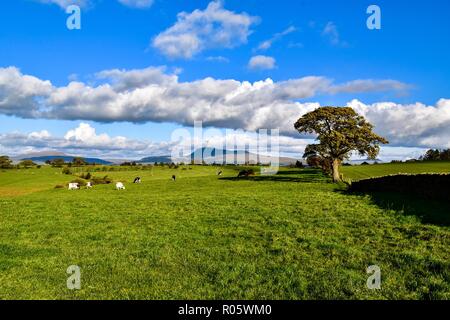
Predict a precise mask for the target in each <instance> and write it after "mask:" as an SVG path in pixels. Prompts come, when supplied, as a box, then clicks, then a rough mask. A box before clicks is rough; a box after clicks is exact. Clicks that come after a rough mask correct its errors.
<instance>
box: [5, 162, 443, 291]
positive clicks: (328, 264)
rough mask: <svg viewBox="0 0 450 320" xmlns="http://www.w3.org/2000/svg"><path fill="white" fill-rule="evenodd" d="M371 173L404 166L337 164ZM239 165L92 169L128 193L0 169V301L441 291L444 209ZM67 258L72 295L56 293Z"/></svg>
mask: <svg viewBox="0 0 450 320" xmlns="http://www.w3.org/2000/svg"><path fill="white" fill-rule="evenodd" d="M445 165H446V164H442V166H440V164H439V165H437V164H436V165H434V164H433V167H429V168H424V169H423V170H424V171H430V170H437V171H445V170H446V169H445V168H446V167H445ZM183 168H184V170H183ZM189 168H191V169H189ZM378 168H383V170H384V171H385V172H387V171H389V172H391V173H393V172H394V171H396V170H403V169H398V168H392V167H389V169H387V168H388V166H387V165H380V166H379V167H378V166H368V167H367V168H362V167H345V168H343V172H344V174H345V175H346V176H351V177H353V178H354V179H358V178H360V177H363V176H364V175H366V174H368V175H377V174H378V173H379V172H380V170H379V169H378ZM408 168H409V167H408ZM447 168H448V165H447ZM218 170H223V171H224V174H223V176H221V177H219V176H217V171H218ZM237 170H238V169H237V168H233V167H227V168H217V167H208V166H192V167H190V166H181V167H179V168H178V169H169V168H167V167H164V168H161V167H154V168H153V169H150V170H131V169H130V170H127V171H108V172H94V173H92V174H93V175H95V176H104V175H108V176H109V177H111V178H112V179H113V180H114V181H121V182H123V183H124V184H125V186H126V190H124V191H117V190H115V189H114V185H97V186H94V188H93V189H91V190H86V189H82V190H75V191H69V190H67V189H55V188H54V187H55V185H57V184H66V183H68V182H69V181H70V180H72V179H74V178H75V177H74V176H70V175H63V174H61V169H56V168H49V167H45V166H44V167H42V168H41V169H26V170H25V169H23V170H5V171H0V299H450V264H449V261H450V230H449V224H448V223H447V220H445V219H443V218H442V216H441V215H439V216H437V218H436V217H434V219H432V218H433V214H434V213H433V212H434V211H436V210H437V211H439V210H440V211H439V212H441V213H442V212H445V211H447V212H450V211H448V210H449V207H447V205H445V204H441V203H431V204H429V203H426V202H424V201H421V200H414V201H417V202H415V204H416V205H415V208H416V210H415V211H414V210H410V209H408V207H405V206H398V205H390V204H389V203H388V204H380V203H377V202H375V201H374V199H373V198H372V197H371V195H354V194H349V193H347V192H346V190H345V188H344V187H343V186H341V185H337V184H333V183H331V182H330V180H329V179H328V178H327V177H325V176H323V174H322V173H321V172H320V171H317V170H314V169H287V168H286V169H282V170H281V171H280V173H279V174H277V175H274V176H260V175H256V176H254V177H249V178H243V179H237V178H236V175H237ZM371 170H373V171H371ZM407 170H409V169H407ZM414 170H419V169H417V167H416V168H415V169H414ZM420 170H421V169H420ZM173 174H175V175H176V176H177V181H176V182H173V181H171V179H170V178H171V176H172V175H173ZM136 176H140V177H141V178H142V184H140V185H134V184H132V183H131V182H132V180H133V179H134V178H135V177H136ZM398 200H399V199H395V201H397V202H396V203H397V204H398ZM414 201H413V204H414ZM441 218H442V219H441ZM70 265H78V266H79V267H80V268H81V290H69V289H67V287H66V280H67V278H68V277H69V275H68V274H67V273H66V269H67V267H68V266H70ZM370 265H378V266H379V267H380V268H381V272H382V284H381V289H380V290H369V289H368V288H367V286H366V281H367V278H368V277H369V275H368V274H367V273H366V268H367V267H368V266H370Z"/></svg>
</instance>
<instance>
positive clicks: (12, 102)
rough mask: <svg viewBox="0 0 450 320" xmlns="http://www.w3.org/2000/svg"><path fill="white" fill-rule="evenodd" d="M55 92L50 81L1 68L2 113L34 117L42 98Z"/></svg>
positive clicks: (15, 70)
mask: <svg viewBox="0 0 450 320" xmlns="http://www.w3.org/2000/svg"><path fill="white" fill-rule="evenodd" d="M52 90H53V86H52V84H51V83H50V81H43V80H40V79H38V78H36V77H33V76H28V75H23V74H22V73H20V71H19V69H17V68H15V67H9V68H0V113H3V114H6V115H16V116H19V117H34V116H35V115H37V113H38V107H39V102H38V100H39V99H40V98H42V97H46V96H49V95H50V93H51V92H52Z"/></svg>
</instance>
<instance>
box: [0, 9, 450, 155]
mask: <svg viewBox="0 0 450 320" xmlns="http://www.w3.org/2000/svg"><path fill="white" fill-rule="evenodd" d="M44 2H49V3H44ZM51 2H56V3H51ZM73 2H75V3H78V2H77V1H73ZM150 2H152V1H150ZM58 3H59V4H58ZM67 3H71V1H64V0H61V1H57V0H56V1H38V0H35V1H34V0H14V1H12V0H11V1H2V3H1V5H0V6H1V7H0V8H1V10H0V68H7V67H14V68H16V69H17V70H19V72H20V74H19V76H18V79H19V78H20V79H21V80H20V81H25V80H23V77H26V76H32V77H35V78H37V79H39V80H41V81H45V80H49V81H50V82H51V85H52V86H53V87H54V88H63V87H67V86H68V85H69V83H70V82H71V81H77V82H79V83H83V84H84V85H85V86H90V87H93V88H96V87H98V86H101V85H102V84H105V83H109V82H110V81H112V80H111V79H109V78H107V79H104V78H102V79H100V80H99V78H98V76H96V74H98V73H99V72H101V71H104V70H113V69H118V70H121V71H123V72H126V71H128V70H145V69H146V68H149V67H161V66H165V69H164V70H163V71H161V72H162V74H164V75H175V76H176V77H177V86H178V85H179V84H180V83H188V84H191V83H192V82H195V81H196V80H202V79H205V78H212V79H214V80H215V81H216V82H217V81H218V80H235V81H238V82H240V83H242V82H244V81H248V82H250V83H254V82H257V81H262V80H265V79H267V78H270V79H271V81H273V83H274V84H275V85H278V84H279V85H280V86H281V87H283V88H284V86H285V84H283V83H284V82H285V81H287V80H289V79H302V78H304V77H308V76H314V77H323V78H324V79H326V81H325V82H328V84H324V85H327V86H338V87H339V88H331V87H328V88H326V89H324V87H323V85H318V89H316V90H314V92H313V93H311V94H309V93H308V94H304V95H295V94H294V95H292V97H291V96H289V98H286V99H287V100H289V103H293V102H296V103H299V104H302V106H303V104H304V103H318V104H320V105H346V104H348V103H349V102H351V101H352V100H354V99H356V100H357V101H358V102H360V103H362V104H363V105H364V106H363V107H361V106H360V107H359V109H358V110H363V111H364V112H365V115H366V116H367V117H368V118H369V120H371V121H372V122H373V123H375V124H376V125H377V124H379V125H378V127H379V128H380V130H381V129H383V130H386V131H385V132H381V133H383V134H385V135H387V136H389V137H390V136H392V135H395V134H397V136H395V137H394V140H393V141H394V146H396V147H399V146H407V147H414V148H426V147H434V146H435V147H447V146H448V145H447V144H445V141H448V139H447V137H448V136H449V135H450V132H449V131H448V129H445V127H446V125H447V124H448V123H447V122H442V121H441V122H439V121H437V120H435V119H441V120H445V121H450V116H448V113H450V111H449V110H448V108H450V102H448V101H447V99H449V98H450V95H449V92H450V81H448V80H449V75H450V59H448V52H450V41H449V40H450V37H449V35H450V19H448V13H449V12H450V2H448V1H446V0H432V1H426V2H425V1H406V0H398V1H382V0H375V1H364V0H346V1H343V0H342V1H312V0H311V1H308V0H298V1H283V0H280V1H264V2H261V1H256V0H246V1H232V0H228V1H222V2H217V3H216V4H217V7H216V9H215V10H216V11H214V12H213V13H214V14H215V13H221V14H226V15H227V17H226V19H230V20H227V22H226V23H228V21H231V20H232V19H238V20H239V22H237V23H236V24H232V25H231V27H229V29H227V27H226V26H225V27H224V25H223V24H222V25H221V23H223V21H225V20H219V21H212V22H211V25H210V27H211V26H212V28H213V29H214V30H213V31H211V32H210V33H209V34H208V32H209V31H205V30H206V29H203V31H202V32H200V33H198V32H199V31H198V29H201V28H203V26H202V25H201V24H202V23H203V22H202V21H203V20H202V19H198V20H195V23H193V24H192V25H189V27H190V28H191V29H189V30H182V31H180V29H182V28H186V23H184V24H180V25H179V26H178V29H177V31H176V32H174V31H170V28H173V26H176V24H177V14H179V13H180V12H185V13H186V15H191V14H192V13H193V12H194V11H195V10H198V11H200V12H205V11H206V8H207V7H208V6H209V5H210V3H211V1H185V0H183V1H181V0H180V1H178V0H170V1H168V0H155V1H153V3H151V5H149V6H146V7H144V8H136V7H135V6H133V5H132V3H133V1H128V5H125V4H123V3H119V1H116V0H102V1H100V0H98V1H95V0H92V1H90V3H88V4H86V5H84V6H82V7H81V22H82V28H81V30H68V29H67V28H66V19H67V17H68V14H66V13H65V10H64V7H65V5H66V4H67ZM130 3H131V5H130ZM149 4H150V3H149ZM370 4H376V5H378V6H379V7H380V8H381V23H382V28H381V30H369V29H368V28H367V27H366V19H367V17H368V14H366V9H367V7H368V6H369V5H370ZM211 12H212V10H211ZM214 14H211V15H210V16H208V17H213V18H212V19H213V20H214V16H215V15H214ZM205 16H206V14H205ZM191 17H192V19H194V18H195V17H194V16H193V15H192V16H191ZM247 18H248V19H249V20H248V21H247V20H246V19H247ZM245 21H247V22H245ZM246 23H248V24H246ZM195 28H198V29H195ZM222 29H225V33H226V36H229V38H227V40H225V41H222V42H220V41H218V40H217V38H218V35H223V33H221V32H222V31H223V30H222ZM168 30H169V31H168ZM196 32H197V33H196ZM192 33H196V34H197V36H198V37H197V38H196V40H201V41H202V44H203V47H201V48H200V49H197V50H196V51H195V52H194V53H192V54H191V53H186V52H187V51H182V53H180V52H178V51H177V52H175V53H173V54H168V51H167V50H169V49H167V44H168V42H169V44H171V43H170V41H171V40H170V39H172V38H169V36H170V37H172V36H173V35H176V36H177V37H179V36H180V34H182V35H183V36H187V35H188V34H189V35H190V34H192ZM158 37H159V38H158ZM155 39H161V41H160V42H157V41H156V40H155ZM180 39H184V38H181V37H180V38H177V41H180ZM189 39H191V38H189ZM216 40H217V41H216ZM177 41H175V44H176V45H177ZM265 41H266V44H267V43H269V44H270V47H269V48H265V49H261V48H259V47H261V44H262V43H264V42H265ZM267 41H269V42H267ZM158 43H159V44H158ZM179 43H180V46H183V44H182V43H181V42H179ZM186 45H189V43H187V44H186ZM164 46H166V47H164ZM258 48H259V49H258ZM178 49H180V48H178V47H177V48H176V50H178ZM180 50H181V49H180ZM183 50H185V49H183ZM186 50H187V49H186ZM183 54H184V56H183ZM257 56H263V57H264V58H265V59H266V60H264V59H263V62H261V59H260V60H258V59H257V60H255V61H257V62H258V63H257V64H256V65H255V66H254V67H252V64H251V63H250V61H251V59H252V57H257ZM267 58H269V59H272V60H270V61H272V62H271V63H272V65H271V64H270V62H267V61H268V60H267ZM267 63H269V64H267ZM9 72H11V70H10V71H9ZM5 73H6V71H5ZM9 74H10V73H9ZM122 76H123V74H121V75H120V77H122ZM8 79H9V78H8ZM120 79H122V78H120ZM18 81H19V80H18ZM114 81H119V80H117V78H115V79H114ZM151 81H153V80H151ZM355 81H357V82H355ZM358 81H359V82H358ZM361 81H365V82H363V83H362V82H361ZM369 81H370V83H369ZM24 83H25V82H24ZM349 83H350V84H351V88H350V87H349V86H346V84H349ZM358 84H359V85H358ZM3 85H4V88H2V84H1V80H0V101H1V98H3V99H4V100H5V101H6V98H8V97H9V98H8V103H9V105H8V106H6V107H4V109H5V110H8V111H4V112H3V111H2V109H1V104H0V134H3V137H4V139H5V141H6V140H7V139H6V138H8V139H10V137H9V136H7V135H9V134H10V133H11V132H21V133H23V134H29V133H31V132H35V131H36V132H40V131H42V130H46V131H48V132H49V133H50V134H51V135H52V136H55V137H62V136H64V135H65V134H66V133H67V132H68V131H69V130H71V129H74V128H76V127H77V126H78V125H79V124H80V123H81V122H83V123H88V124H89V125H90V126H91V127H92V128H95V129H96V132H97V133H98V134H100V133H104V134H107V135H108V136H110V137H115V136H118V135H120V136H125V137H127V138H129V139H132V140H139V141H140V140H146V141H147V140H151V141H154V142H161V141H168V140H170V135H171V132H172V131H173V130H174V129H176V128H181V127H189V119H191V118H192V117H191V116H192V113H196V112H195V110H196V109H195V108H196V101H195V100H193V101H191V100H188V101H189V102H190V103H192V105H187V106H186V108H191V109H193V110H194V111H192V112H191V113H190V114H189V115H188V116H184V118H185V119H184V120H182V121H181V120H179V119H178V118H177V113H176V112H172V113H171V114H170V115H164V116H161V117H152V116H149V117H146V118H145V119H143V120H142V121H141V122H142V123H140V124H135V123H133V122H130V121H129V120H130V118H128V117H120V116H119V117H117V118H107V119H104V118H103V117H99V116H98V115H92V116H91V115H90V113H83V115H82V116H80V113H79V112H80V110H78V109H77V110H76V112H75V111H73V108H74V107H73V106H68V105H67V104H64V107H66V108H67V109H68V110H69V109H70V110H71V115H65V114H63V113H62V112H56V113H57V114H58V116H54V115H51V116H43V115H42V112H41V113H39V115H36V114H35V113H34V114H33V115H30V114H31V113H30V112H24V111H23V110H22V111H21V112H18V111H17V112H16V111H11V110H12V109H14V108H17V109H20V108H23V105H17V106H15V105H13V103H12V102H11V101H12V96H13V95H12V93H8V91H7V90H8V88H7V86H6V85H5V84H3ZM23 85H29V84H23ZM302 85H303V82H302ZM307 85H308V86H309V82H308V83H307ZM217 86H218V88H220V87H221V85H217ZM344 86H345V88H343V87H344ZM21 88H23V87H21ZM201 88H202V89H205V88H204V87H201ZM208 88H209V87H208ZM135 89H136V88H134V87H131V88H130V87H127V90H129V91H130V90H135ZM137 89H139V88H137ZM80 90H81V89H80ZM83 90H85V91H83V92H88V91H89V90H86V88H83ZM177 90H178V89H177ZM214 90H216V89H214ZM286 90H288V89H286ZM289 90H290V89H289ZM8 94H9V96H8ZM87 94H88V93H86V95H87ZM2 95H3V96H2ZM40 95H41V93H39V94H33V96H32V98H33V99H32V100H39V99H42V97H41V96H40ZM48 95H50V93H45V94H44V98H45V99H46V98H48ZM36 97H38V98H36ZM177 99H179V97H177ZM265 99H266V97H265ZM273 99H274V100H270V99H269V100H268V101H267V102H266V103H267V104H271V103H272V102H273V101H275V100H277V99H278V98H277V99H275V98H273ZM442 99H444V101H442ZM52 101H54V100H52ZM176 101H178V100H176ZM438 101H441V104H440V105H438ZM185 102H186V101H183V103H185ZM278 102H279V101H278V100H277V103H278ZM386 102H390V103H392V104H395V106H390V108H392V110H390V112H391V113H389V114H390V115H391V118H392V119H394V118H395V119H396V120H397V122H395V123H392V124H391V125H392V126H394V125H397V126H398V125H401V123H402V121H401V119H397V117H396V115H403V116H404V117H406V118H405V119H403V121H406V122H407V121H408V119H415V121H417V123H423V122H419V121H420V120H421V119H422V120H423V121H426V120H427V119H428V118H431V119H432V120H433V121H432V122H431V123H427V124H426V126H427V127H426V129H424V130H422V131H420V132H415V133H411V131H405V132H398V130H396V129H395V128H392V127H390V126H389V125H388V124H386V125H385V123H384V122H383V117H385V116H386V115H387V114H386V113H385V111H383V110H384V109H383V107H382V106H379V105H378V106H377V108H374V107H373V106H374V105H376V104H379V103H386ZM21 103H22V104H23V101H22V100H21ZM33 103H35V101H33ZM83 103H84V102H83ZM201 103H205V102H204V101H203V100H202V102H201ZM249 103H250V102H246V104H245V106H247V107H248V105H249ZM283 103H284V102H283ZM286 103H287V102H286ZM416 103H420V104H421V105H417V104H416ZM5 104H6V102H5ZM48 104H49V102H46V104H45V105H39V106H38V107H37V108H40V109H47V108H49V107H51V108H54V106H53V105H48ZM199 104H200V102H199ZM422 104H423V105H422ZM441 105H443V107H442V106H441ZM245 106H244V107H245ZM59 107H61V106H59ZM238 107H239V106H238ZM297 107H298V108H299V110H303V109H302V107H300V106H297ZM77 108H83V105H82V103H81V102H80V104H79V105H78V106H77ZM99 108H101V106H99ZM152 108H153V109H152ZM152 108H150V107H149V109H148V111H146V112H149V113H152V112H156V111H155V109H154V106H153V104H152ZM205 108H206V107H205ZM214 108H215V109H214V110H217V108H220V106H218V105H214ZM252 108H255V107H254V106H252ZM274 108H277V107H276V106H274ZM283 108H288V106H285V105H283ZM430 108H434V109H430ZM206 109H207V108H206ZM133 110H135V109H132V111H131V112H133ZM251 110H254V109H251ZM275 110H278V109H275ZM376 110H378V111H376ZM40 111H42V110H40ZM72 111H73V112H72ZM221 111H222V110H218V111H217V112H221ZM83 112H84V111H83ZM105 112H106V111H105ZM202 112H203V111H202ZM275 112H276V111H275ZM197 116H198V117H199V120H202V117H205V119H206V118H208V115H201V114H200V115H197ZM240 116H242V115H240ZM248 116H249V117H251V115H248ZM299 116H301V114H299ZM447 116H448V118H446V117H447ZM182 117H183V116H181V117H180V118H182ZM424 117H425V118H424ZM133 119H134V120H133V121H135V120H136V119H138V120H137V121H140V120H139V119H140V118H139V115H137V116H136V117H134V118H133ZM430 121H431V120H430ZM206 122H208V121H206ZM243 122H245V121H243ZM388 122H392V121H388ZM246 123H247V122H246ZM262 123H264V124H265V123H267V121H262ZM210 124H211V125H214V126H217V127H221V128H226V127H227V126H228V124H229V126H230V127H232V128H240V127H239V124H240V123H239V122H238V123H236V122H233V119H230V120H227V121H224V123H223V124H222V123H220V124H218V123H217V121H216V120H211V121H210ZM255 125H256V124H255ZM255 125H253V124H252V125H248V126H247V127H245V126H244V128H243V129H247V130H250V129H254V128H256V127H255ZM282 125H285V123H281V122H279V123H277V122H274V126H275V127H277V126H282ZM424 125H425V124H424ZM411 126H412V127H414V126H416V127H417V125H415V122H412V123H411ZM282 129H283V128H282ZM288 131H289V130H287V131H286V132H285V136H287V137H295V136H294V135H293V133H292V132H288ZM397 138H398V139H397ZM391 140H392V139H391ZM8 141H9V140H8ZM442 141H444V142H442ZM1 144H2V143H1V141H0V145H1ZM45 147H46V148H51V145H46V146H45ZM3 148H4V151H5V152H7V151H9V150H11V148H9V149H8V146H7V145H5V144H3ZM31 149H33V148H31ZM31 149H30V150H31ZM33 150H34V149H33ZM36 150H37V149H36ZM0 151H1V149H0ZM80 152H81V151H80ZM81 153H84V154H86V155H88V154H89V153H90V150H89V148H87V147H86V148H85V149H83V150H82V152H81ZM97 154H98V150H97Z"/></svg>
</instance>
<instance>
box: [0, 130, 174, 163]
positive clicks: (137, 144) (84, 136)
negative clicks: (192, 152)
mask: <svg viewBox="0 0 450 320" xmlns="http://www.w3.org/2000/svg"><path fill="white" fill-rule="evenodd" d="M175 144H176V143H174V142H164V141H163V142H157V143H155V142H151V141H140V140H133V139H129V138H126V137H123V136H116V137H110V136H109V135H108V134H105V133H101V134H97V133H96V130H95V128H94V127H92V126H91V125H89V124H87V123H80V124H79V126H78V127H77V128H74V129H72V130H69V131H68V132H67V133H66V134H65V135H64V137H55V136H52V135H51V134H50V133H49V132H48V131H47V130H42V131H38V132H31V133H22V132H11V133H2V134H0V150H2V153H6V154H9V155H12V156H15V155H19V154H24V153H31V152H40V151H58V152H63V153H67V154H73V155H82V156H101V157H106V158H115V157H117V158H124V157H131V158H136V159H139V158H141V157H145V156H148V155H167V154H170V150H171V148H172V147H173V145H175Z"/></svg>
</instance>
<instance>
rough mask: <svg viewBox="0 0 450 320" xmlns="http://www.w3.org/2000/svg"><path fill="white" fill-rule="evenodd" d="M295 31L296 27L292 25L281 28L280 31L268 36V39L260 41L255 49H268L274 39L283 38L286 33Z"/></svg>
mask: <svg viewBox="0 0 450 320" xmlns="http://www.w3.org/2000/svg"><path fill="white" fill-rule="evenodd" d="M295 31H297V28H295V27H294V26H290V27H288V28H287V29H285V30H283V31H282V32H279V33H275V34H274V35H273V36H272V38H270V39H268V40H265V41H263V42H261V43H260V44H259V45H258V48H257V49H258V50H267V49H269V48H270V47H272V45H273V43H274V42H276V41H278V40H281V38H283V37H284V36H287V35H288V34H290V33H293V32H295Z"/></svg>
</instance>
